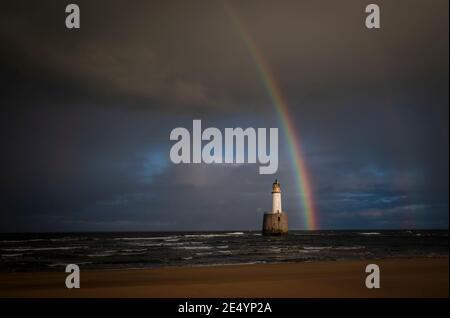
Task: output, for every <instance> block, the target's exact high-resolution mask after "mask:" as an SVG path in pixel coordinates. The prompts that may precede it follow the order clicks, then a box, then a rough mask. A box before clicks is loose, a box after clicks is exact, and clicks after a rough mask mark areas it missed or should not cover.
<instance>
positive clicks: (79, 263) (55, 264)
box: [47, 262, 94, 267]
mask: <svg viewBox="0 0 450 318" xmlns="http://www.w3.org/2000/svg"><path fill="white" fill-rule="evenodd" d="M88 264H94V263H93V262H78V263H77V265H88ZM47 266H48V267H66V266H67V263H54V264H48V265H47Z"/></svg>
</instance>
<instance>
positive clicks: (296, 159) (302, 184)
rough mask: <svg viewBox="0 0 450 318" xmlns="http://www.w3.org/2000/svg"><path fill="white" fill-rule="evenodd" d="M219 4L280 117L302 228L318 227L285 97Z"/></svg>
mask: <svg viewBox="0 0 450 318" xmlns="http://www.w3.org/2000/svg"><path fill="white" fill-rule="evenodd" d="M222 4H223V6H224V8H225V11H226V12H227V14H228V16H229V17H230V19H231V20H232V22H233V25H234V26H235V27H236V29H237V31H238V32H239V34H240V37H241V38H242V40H243V42H244V43H245V45H246V47H247V49H248V50H249V52H250V54H251V56H252V58H253V60H254V62H255V64H256V68H257V70H258V73H259V77H260V78H261V81H262V83H263V85H264V87H265V88H266V90H267V92H268V93H269V95H270V98H271V100H272V102H273V105H274V107H275V110H276V113H277V116H278V118H279V119H280V121H281V123H282V126H283V131H284V134H285V136H286V140H287V142H288V145H289V147H288V148H289V155H290V158H291V162H292V165H293V168H294V170H295V182H296V185H297V188H298V191H299V194H300V199H301V205H302V209H303V217H304V222H305V225H306V228H307V229H309V230H315V229H318V220H317V212H316V210H315V207H314V198H313V195H312V191H311V188H312V186H311V182H310V178H309V174H308V169H307V167H306V164H305V160H304V157H303V154H302V149H301V143H300V138H299V137H298V136H299V134H298V133H297V131H296V129H295V125H294V121H293V120H292V117H291V115H290V113H289V108H288V104H287V101H286V99H285V98H284V96H283V94H282V92H281V89H280V87H279V85H278V84H277V82H276V80H275V77H274V74H273V72H272V70H271V69H270V66H269V64H268V63H267V62H266V60H265V59H264V56H263V54H262V52H261V50H260V49H259V48H258V47H257V46H256V44H255V42H254V41H253V39H252V38H251V37H250V35H249V33H248V32H247V31H246V29H245V28H244V26H243V25H242V24H241V22H240V21H239V18H238V16H237V15H236V14H235V13H234V12H233V10H232V8H231V6H229V5H228V4H227V3H226V2H225V1H222Z"/></svg>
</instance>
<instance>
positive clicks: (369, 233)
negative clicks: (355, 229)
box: [358, 232, 381, 235]
mask: <svg viewBox="0 0 450 318" xmlns="http://www.w3.org/2000/svg"><path fill="white" fill-rule="evenodd" d="M358 234H361V235H380V234H381V233H378V232H361V233H358Z"/></svg>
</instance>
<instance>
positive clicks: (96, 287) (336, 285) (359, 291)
mask: <svg viewBox="0 0 450 318" xmlns="http://www.w3.org/2000/svg"><path fill="white" fill-rule="evenodd" d="M371 263H375V264H378V265H379V266H380V270H381V288H380V289H367V288H366V286H365V279H366V275H367V274H366V273H365V267H366V265H367V264H371ZM448 273H449V263H448V258H433V259H394V260H373V261H335V262H315V263H284V264H255V265H233V266H209V267H167V268H157V269H128V270H84V271H83V269H82V267H81V288H80V289H67V288H66V287H65V278H66V275H67V274H66V273H64V272H36V273H0V297H32V298H33V297H181V298H184V297H263V298H265V297H275V298H276V297H448V296H449V291H448V290H449V287H448V286H449V276H448Z"/></svg>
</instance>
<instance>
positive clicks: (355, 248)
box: [334, 246, 366, 251]
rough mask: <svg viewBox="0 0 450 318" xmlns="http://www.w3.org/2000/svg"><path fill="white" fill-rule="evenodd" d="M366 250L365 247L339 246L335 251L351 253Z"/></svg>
mask: <svg viewBox="0 0 450 318" xmlns="http://www.w3.org/2000/svg"><path fill="white" fill-rule="evenodd" d="M365 248H366V247H365V246H337V247H335V248H334V249H336V250H342V251H351V250H362V249H365Z"/></svg>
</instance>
